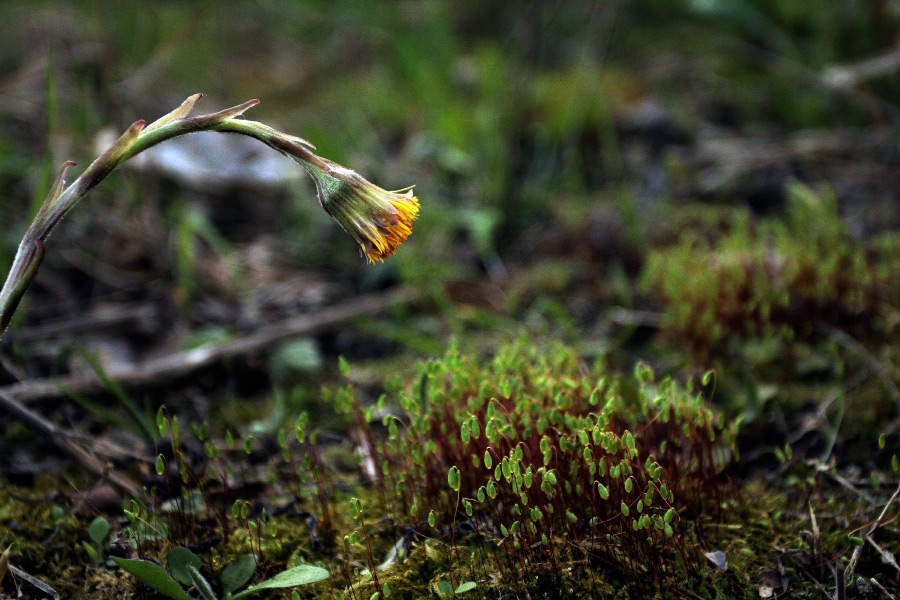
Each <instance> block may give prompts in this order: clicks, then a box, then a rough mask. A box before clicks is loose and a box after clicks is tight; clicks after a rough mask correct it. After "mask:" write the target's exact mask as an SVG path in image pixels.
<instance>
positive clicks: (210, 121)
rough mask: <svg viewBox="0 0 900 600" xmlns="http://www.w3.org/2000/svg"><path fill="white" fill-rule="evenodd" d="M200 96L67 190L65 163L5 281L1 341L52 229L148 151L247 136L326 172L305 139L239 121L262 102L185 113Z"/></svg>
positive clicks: (137, 131) (137, 134) (121, 143)
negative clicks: (210, 136)
mask: <svg viewBox="0 0 900 600" xmlns="http://www.w3.org/2000/svg"><path fill="white" fill-rule="evenodd" d="M198 98H199V94H198V95H196V96H192V97H191V98H188V100H186V101H185V104H183V105H182V107H180V108H179V109H176V111H173V113H170V115H171V116H178V117H180V118H173V120H169V121H168V122H166V117H163V119H160V121H158V122H157V123H154V124H153V125H151V126H150V127H149V128H148V129H147V130H146V131H142V130H143V128H144V121H137V122H135V123H134V124H133V125H132V126H131V127H129V128H128V130H127V131H126V132H125V133H124V134H123V135H122V136H121V137H120V138H119V139H118V140H117V141H116V142H115V143H114V144H113V145H112V146H111V147H110V148H109V149H108V150H107V151H106V152H104V153H103V154H101V155H100V156H99V157H98V158H97V159H96V160H95V161H94V162H92V163H91V164H90V166H88V168H87V169H85V170H84V172H83V173H82V174H81V175H80V176H79V177H78V178H77V179H75V181H73V182H72V183H71V184H70V185H69V186H67V187H65V189H63V186H62V176H63V173H64V172H65V170H66V168H68V167H69V166H72V165H74V164H75V163H73V162H67V163H65V165H63V168H62V170H61V172H60V175H59V178H58V179H57V183H56V184H54V186H53V188H52V189H51V191H50V194H49V195H48V196H47V199H46V200H44V203H43V205H42V206H41V208H40V210H39V211H38V213H37V215H36V216H35V219H34V221H33V222H32V224H31V226H30V227H29V228H28V231H26V232H25V235H24V236H23V238H22V241H21V242H20V244H19V248H18V251H17V252H16V256H15V259H14V260H13V264H12V266H11V267H10V270H9V274H8V275H7V278H6V282H5V283H4V285H3V288H2V289H0V337H2V336H3V334H4V333H5V332H6V330H7V328H8V327H9V324H10V322H11V320H12V316H13V314H14V313H15V310H16V308H17V306H18V304H19V301H20V300H21V299H22V296H24V294H25V292H26V291H27V289H28V287H29V286H30V285H31V282H32V280H33V279H34V277H35V275H36V274H37V270H38V267H39V266H40V261H41V258H42V257H43V243H44V242H45V241H46V240H47V238H48V237H50V234H51V233H52V232H53V229H54V228H55V227H56V226H57V225H58V224H59V222H60V221H61V220H62V219H63V217H65V216H66V214H68V212H69V211H70V210H72V208H73V207H74V206H75V205H76V204H77V203H78V202H79V201H80V200H81V199H82V198H83V197H84V196H85V195H87V193H88V192H89V191H90V190H91V189H93V188H94V187H95V186H96V185H97V184H99V183H100V182H101V181H103V180H104V179H105V178H106V176H107V175H109V174H110V173H111V172H112V171H113V170H115V169H116V167H118V166H119V165H121V164H122V163H124V162H125V161H127V160H128V159H130V158H132V157H134V156H136V155H137V154H139V153H141V152H143V151H144V150H147V149H148V148H151V147H153V146H156V145H157V144H160V143H162V142H165V141H168V140H171V139H173V138H176V137H180V136H182V135H187V134H189V133H196V132H199V131H219V132H223V133H238V134H242V135H248V136H250V137H253V138H255V139H258V140H260V141H261V142H263V143H265V144H266V145H268V146H270V147H272V148H274V149H276V150H279V151H280V152H283V153H289V154H292V155H293V156H294V157H295V158H297V159H298V160H301V161H305V162H309V163H311V164H315V165H317V166H320V168H322V167H326V168H327V165H326V161H324V160H323V159H320V158H319V157H318V156H316V155H315V154H313V153H312V152H310V151H309V150H307V149H306V148H305V147H304V146H303V144H304V143H305V142H304V141H303V140H301V139H300V138H296V137H293V136H289V135H286V134H284V133H281V132H279V131H276V130H275V129H272V128H271V127H268V126H266V125H263V124H262V123H256V122H255V121H245V120H236V119H235V117H237V116H239V115H241V114H242V113H243V112H244V111H245V110H247V109H248V108H250V107H251V106H253V105H255V104H257V103H258V102H259V101H258V100H250V101H248V102H245V103H244V104H240V105H238V106H235V107H233V108H229V109H226V110H223V111H220V112H217V113H212V114H208V115H201V116H197V117H187V116H186V112H187V111H189V110H190V108H191V107H192V106H193V103H194V102H195V101H196V100H197V99H198ZM170 115H167V116H170Z"/></svg>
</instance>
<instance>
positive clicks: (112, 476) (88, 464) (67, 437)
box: [0, 392, 142, 497]
mask: <svg viewBox="0 0 900 600" xmlns="http://www.w3.org/2000/svg"><path fill="white" fill-rule="evenodd" d="M0 410H3V411H4V412H6V413H9V414H10V415H12V416H13V417H14V418H16V419H18V420H19V421H21V422H22V423H23V424H25V425H26V426H28V428H29V429H31V430H32V431H34V432H35V433H37V434H38V435H40V436H42V437H43V438H45V439H46V440H48V441H49V442H51V443H52V444H53V445H54V446H56V447H57V448H58V449H59V450H61V451H62V452H63V453H64V454H66V455H68V456H69V457H70V458H72V459H73V460H74V461H75V462H77V463H78V464H80V465H81V466H82V467H84V468H85V469H87V470H88V471H90V472H91V473H93V474H94V475H97V476H98V477H102V478H103V479H106V480H107V481H109V482H110V483H111V484H113V485H115V486H116V487H117V488H119V489H120V490H122V491H123V492H125V493H127V494H130V495H131V496H133V497H140V496H141V495H142V492H141V486H140V485H138V484H137V483H136V482H134V481H132V480H131V479H130V478H129V477H127V476H125V475H122V474H121V473H119V472H117V471H115V470H114V469H112V467H111V466H110V465H109V464H108V463H105V462H103V461H102V460H99V459H97V458H96V457H95V456H94V455H93V454H91V453H90V452H89V451H88V450H87V449H86V448H85V447H84V446H83V445H82V441H83V440H84V437H83V436H80V435H78V434H77V433H74V432H71V431H69V430H67V429H63V428H61V427H57V426H56V425H54V424H53V423H51V422H50V421H48V420H46V419H44V418H43V417H41V416H40V415H38V414H35V413H34V412H32V411H31V410H29V409H28V408H26V407H24V406H22V404H21V403H20V402H17V401H16V400H15V399H13V398H10V397H9V396H8V395H6V394H4V393H2V392H0Z"/></svg>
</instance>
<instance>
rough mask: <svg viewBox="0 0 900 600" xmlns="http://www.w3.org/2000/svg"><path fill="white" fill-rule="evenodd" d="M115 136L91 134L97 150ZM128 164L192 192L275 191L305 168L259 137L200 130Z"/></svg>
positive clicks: (105, 132) (113, 132) (111, 132)
mask: <svg viewBox="0 0 900 600" xmlns="http://www.w3.org/2000/svg"><path fill="white" fill-rule="evenodd" d="M118 136H119V132H118V131H117V130H114V129H111V128H108V129H104V130H103V131H101V132H100V133H99V134H98V135H97V136H96V137H95V138H94V147H95V151H96V153H97V154H98V155H99V154H100V153H101V152H103V151H104V150H106V149H107V148H109V146H110V145H111V144H112V143H113V142H115V141H116V138H117V137H118ZM125 166H126V167H129V168H132V169H135V170H137V171H141V172H147V173H155V174H158V175H161V176H163V177H167V178H170V179H172V180H174V181H176V182H177V183H178V184H179V185H181V186H183V187H185V188H188V189H191V190H196V191H204V192H211V193H226V192H229V191H232V190H235V189H247V188H251V189H254V190H261V191H272V192H275V191H278V190H282V189H284V188H285V187H287V186H289V185H290V184H292V183H293V182H294V181H296V180H297V179H300V178H301V177H303V176H304V173H303V169H302V168H301V167H300V165H298V164H297V163H295V162H294V161H292V160H291V159H289V158H287V157H286V156H283V155H281V154H280V153H279V152H277V151H275V150H273V149H271V148H269V147H267V146H266V145H265V144H263V143H262V142H260V141H257V140H254V139H251V138H248V137H246V136H242V135H236V134H225V133H216V132H212V131H201V132H199V133H191V134H188V135H184V136H182V137H178V138H175V139H172V140H168V141H166V142H163V143H161V144H159V145H157V146H154V147H153V148H150V149H148V150H145V151H144V152H142V153H140V154H138V155H137V156H135V157H134V158H132V159H131V160H129V161H128V162H127V163H125Z"/></svg>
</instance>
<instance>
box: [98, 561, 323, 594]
mask: <svg viewBox="0 0 900 600" xmlns="http://www.w3.org/2000/svg"><path fill="white" fill-rule="evenodd" d="M112 560H113V561H114V562H115V563H116V564H117V565H119V566H120V567H121V568H122V569H123V570H125V571H127V572H128V573H131V574H132V575H134V576H135V577H137V578H138V579H140V580H141V581H142V582H144V583H145V584H147V585H148V586H150V587H151V588H153V589H154V590H156V591H157V592H159V593H161V594H165V595H166V596H168V597H170V598H175V600H195V599H194V598H192V597H191V596H189V595H188V593H187V592H185V590H184V588H182V585H181V584H183V585H185V586H188V587H189V588H190V587H193V588H194V589H195V590H196V591H197V593H198V594H199V595H200V598H202V600H234V599H236V598H241V597H243V596H249V595H250V594H253V593H255V592H259V591H262V590H267V589H271V588H289V587H298V586H301V585H307V584H310V583H316V582H317V581H322V580H323V579H327V578H328V577H329V573H328V571H327V570H326V569H322V568H321V567H314V566H312V565H299V566H297V567H294V568H293V569H288V570H287V571H283V572H281V573H279V574H278V575H276V576H275V577H273V578H271V579H267V580H265V581H263V582H262V583H258V584H256V585H251V586H250V587H248V588H246V589H244V590H243V591H242V592H238V593H235V592H237V590H238V589H239V588H240V587H242V586H243V585H244V584H246V583H247V582H248V581H249V580H250V578H251V577H252V576H253V573H255V572H256V557H255V556H254V555H252V554H245V555H243V556H241V557H239V558H237V559H236V560H234V561H233V562H231V563H230V564H229V565H228V566H227V567H225V568H224V569H223V570H222V573H221V574H220V575H219V582H220V583H221V589H222V595H221V596H217V595H216V593H215V592H214V591H213V589H212V586H211V585H210V584H209V581H207V579H206V578H205V577H204V576H203V575H201V574H200V567H201V565H202V563H201V561H200V558H199V557H197V555H196V554H194V553H193V552H191V551H190V550H188V549H187V548H176V549H174V550H172V552H170V553H169V569H170V570H171V574H169V573H167V572H166V571H165V569H163V568H162V567H160V566H159V565H157V564H156V563H153V562H150V561H147V560H131V559H127V558H117V557H113V559H112ZM179 582H180V583H179Z"/></svg>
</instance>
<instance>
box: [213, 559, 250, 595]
mask: <svg viewBox="0 0 900 600" xmlns="http://www.w3.org/2000/svg"><path fill="white" fill-rule="evenodd" d="M254 572H256V556H254V555H253V554H245V555H243V556H240V557H238V558H236V559H235V560H233V561H232V562H231V563H229V565H228V566H227V567H225V569H223V570H222V574H221V575H220V576H219V579H220V581H221V582H222V591H223V592H224V593H225V594H233V593H234V592H236V591H237V590H238V588H240V587H241V586H242V585H244V584H245V583H247V582H248V581H249V580H250V578H251V577H253V573H254Z"/></svg>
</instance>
